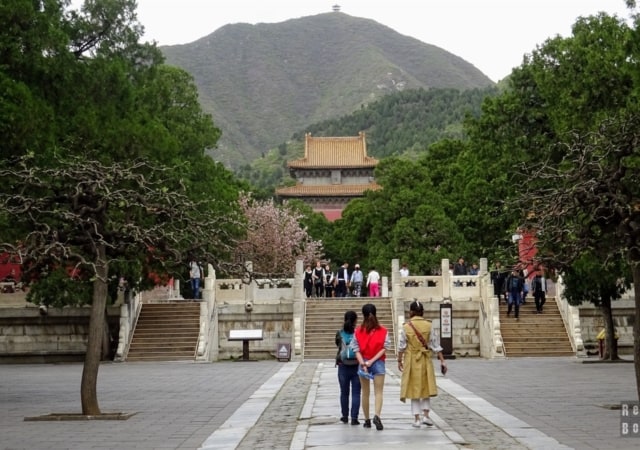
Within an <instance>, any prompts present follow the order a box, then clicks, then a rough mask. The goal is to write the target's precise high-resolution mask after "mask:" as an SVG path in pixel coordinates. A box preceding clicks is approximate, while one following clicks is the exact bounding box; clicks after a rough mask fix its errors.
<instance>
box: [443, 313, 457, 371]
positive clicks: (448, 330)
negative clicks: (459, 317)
mask: <svg viewBox="0 0 640 450" xmlns="http://www.w3.org/2000/svg"><path fill="white" fill-rule="evenodd" d="M452 306H453V305H451V303H440V346H441V347H442V354H443V356H444V358H445V359H455V355H454V354H453V314H452V312H453V308H452Z"/></svg>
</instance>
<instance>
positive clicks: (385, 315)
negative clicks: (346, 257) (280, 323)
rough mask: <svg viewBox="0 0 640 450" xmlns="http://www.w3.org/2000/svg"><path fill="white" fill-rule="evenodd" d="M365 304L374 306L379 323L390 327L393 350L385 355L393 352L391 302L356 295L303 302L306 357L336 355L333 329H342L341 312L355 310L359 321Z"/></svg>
mask: <svg viewBox="0 0 640 450" xmlns="http://www.w3.org/2000/svg"><path fill="white" fill-rule="evenodd" d="M366 303H373V304H375V305H376V312H377V316H378V320H379V321H380V323H381V324H382V325H383V326H385V327H386V328H387V329H388V330H389V334H390V337H391V340H392V349H391V350H390V352H389V353H388V354H387V356H390V357H394V355H395V336H394V333H393V320H392V314H391V302H390V300H389V299H388V298H384V299H382V298H380V297H376V298H367V297H358V298H357V299H354V298H346V299H318V300H309V301H307V303H306V316H305V339H304V357H305V358H306V359H331V360H333V359H334V358H335V356H336V352H337V350H338V349H337V347H336V346H335V335H336V331H338V330H339V329H340V328H342V325H343V321H344V313H345V312H346V311H349V310H351V311H355V312H356V313H357V314H358V318H359V321H361V320H362V313H361V311H362V306H363V305H365V304H366Z"/></svg>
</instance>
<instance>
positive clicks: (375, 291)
mask: <svg viewBox="0 0 640 450" xmlns="http://www.w3.org/2000/svg"><path fill="white" fill-rule="evenodd" d="M367 288H368V289H369V297H380V274H379V273H378V271H377V270H376V268H375V267H372V268H371V270H370V271H369V275H367Z"/></svg>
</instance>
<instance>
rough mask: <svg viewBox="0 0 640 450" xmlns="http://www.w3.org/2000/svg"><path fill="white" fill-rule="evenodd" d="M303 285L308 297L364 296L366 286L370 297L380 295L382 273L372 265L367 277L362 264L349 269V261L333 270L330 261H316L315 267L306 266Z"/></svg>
mask: <svg viewBox="0 0 640 450" xmlns="http://www.w3.org/2000/svg"><path fill="white" fill-rule="evenodd" d="M303 286H304V292H305V295H306V296H307V298H312V297H315V298H332V297H338V298H339V297H362V296H363V289H364V288H366V289H367V291H368V294H369V295H368V296H369V297H380V274H379V273H378V271H377V270H376V269H375V267H372V268H371V270H369V273H368V274H367V276H366V278H365V275H364V273H363V272H362V270H361V269H360V264H357V263H356V264H355V266H354V269H353V270H352V271H349V263H347V262H345V263H343V264H342V266H340V267H339V268H338V270H337V271H336V272H333V271H332V270H331V266H330V265H329V263H325V264H322V262H321V261H316V265H315V267H314V268H312V267H311V264H307V266H306V267H305V270H304V281H303Z"/></svg>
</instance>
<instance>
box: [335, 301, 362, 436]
mask: <svg viewBox="0 0 640 450" xmlns="http://www.w3.org/2000/svg"><path fill="white" fill-rule="evenodd" d="M357 321H358V315H357V314H356V312H355V311H347V312H345V313H344V325H343V326H342V328H341V329H340V330H338V332H337V333H336V347H338V354H337V355H336V365H337V366H338V384H339V385H340V411H341V412H342V416H341V417H340V421H341V422H342V423H349V418H351V425H360V422H359V421H358V413H359V412H360V390H361V386H360V377H359V376H358V359H357V358H356V356H355V352H354V351H353V347H352V346H351V341H353V340H354V339H355V338H354V333H355V329H356V323H357ZM349 396H351V414H349Z"/></svg>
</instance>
